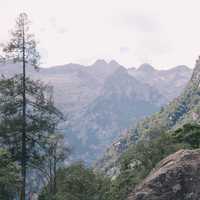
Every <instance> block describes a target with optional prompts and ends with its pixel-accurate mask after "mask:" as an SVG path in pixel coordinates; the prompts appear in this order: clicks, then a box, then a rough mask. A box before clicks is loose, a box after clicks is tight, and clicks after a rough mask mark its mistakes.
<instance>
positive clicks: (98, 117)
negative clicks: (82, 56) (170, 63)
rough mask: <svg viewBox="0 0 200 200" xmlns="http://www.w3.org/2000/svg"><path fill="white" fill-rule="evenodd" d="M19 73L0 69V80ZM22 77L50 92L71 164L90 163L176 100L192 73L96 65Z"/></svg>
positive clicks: (10, 67) (31, 72) (13, 67)
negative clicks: (64, 118) (60, 115)
mask: <svg viewBox="0 0 200 200" xmlns="http://www.w3.org/2000/svg"><path fill="white" fill-rule="evenodd" d="M20 70H21V68H19V67H18V66H17V65H7V66H3V65H1V66H0V74H4V75H9V76H10V75H13V74H15V73H20ZM27 73H28V75H29V76H30V77H32V78H34V79H41V80H42V81H44V82H45V83H49V84H51V85H52V86H53V87H54V95H55V103H56V105H57V106H58V107H59V108H60V109H61V110H62V112H63V113H64V114H65V115H66V116H67V121H66V122H65V123H64V124H62V128H64V130H65V135H66V141H67V142H68V143H69V144H70V145H71V146H72V147H73V149H74V159H83V160H85V161H86V162H89V163H91V162H92V161H94V160H96V159H97V158H98V157H99V156H100V155H102V153H103V152H104V150H105V148H106V147H107V146H108V145H109V144H111V143H112V142H113V141H114V140H115V139H116V138H118V137H119V135H120V134H122V133H123V132H125V130H126V129H127V128H129V126H130V125H132V124H135V122H137V121H138V120H140V119H142V118H144V117H145V116H148V115H150V114H152V113H154V112H156V111H159V110H160V108H161V106H164V105H165V104H167V103H168V102H169V101H170V100H172V99H173V98H175V97H177V96H178V95H179V94H180V93H181V91H182V90H183V88H184V87H185V85H186V83H187V82H188V80H189V79H190V76H191V73H192V70H191V69H190V68H188V67H186V66H178V67H175V68H172V69H169V70H156V69H154V68H153V67H152V66H151V65H149V64H143V65H141V66H140V67H139V68H138V69H134V68H132V69H126V68H124V67H123V66H121V65H120V64H118V63H117V62H115V61H111V62H109V63H107V62H105V61H104V60H97V61H96V62H95V63H94V64H93V65H91V66H87V67H86V66H82V65H78V64H68V65H63V66H55V67H51V68H41V69H40V70H39V72H37V71H35V70H34V69H33V68H31V67H28V68H27Z"/></svg>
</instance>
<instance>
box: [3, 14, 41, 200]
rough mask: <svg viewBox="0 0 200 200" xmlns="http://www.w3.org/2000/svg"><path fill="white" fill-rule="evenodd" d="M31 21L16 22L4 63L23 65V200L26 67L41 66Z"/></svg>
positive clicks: (24, 189) (7, 46) (6, 46)
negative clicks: (31, 29) (30, 30)
mask: <svg viewBox="0 0 200 200" xmlns="http://www.w3.org/2000/svg"><path fill="white" fill-rule="evenodd" d="M29 25H30V21H29V19H28V15H27V14H26V13H21V14H20V15H19V17H18V18H17V20H16V27H15V29H14V30H13V31H12V32H11V36H12V37H11V40H10V41H9V42H8V43H7V44H6V45H5V46H3V53H4V54H3V56H2V58H3V61H4V62H9V63H11V62H14V63H22V67H23V76H22V77H23V78H22V85H23V92H22V96H23V105H22V107H23V121H22V129H21V133H22V138H21V143H22V145H21V148H22V156H21V166H22V171H21V173H22V179H23V180H22V191H21V200H25V192H26V157H27V155H26V154H27V151H26V135H27V133H26V132H27V131H26V129H27V128H26V124H27V113H26V108H27V100H26V65H27V64H28V65H33V66H34V67H36V68H37V67H38V66H39V61H40V54H39V52H38V51H37V48H36V46H37V43H36V41H35V39H34V35H33V34H30V33H29V29H30V28H29Z"/></svg>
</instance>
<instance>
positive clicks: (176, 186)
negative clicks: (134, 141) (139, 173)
mask: <svg viewBox="0 0 200 200" xmlns="http://www.w3.org/2000/svg"><path fill="white" fill-rule="evenodd" d="M199 175H200V150H180V151H178V152H176V153H175V154H172V155H170V156H168V157H167V158H165V159H164V160H162V161H161V162H160V163H159V164H158V165H157V166H156V168H155V169H154V170H153V171H152V172H151V173H150V175H149V176H148V177H147V178H146V179H145V180H144V181H143V182H142V183H141V184H140V185H139V186H138V187H136V189H135V190H134V191H133V193H132V194H130V195H129V198H128V200H199V199H200V178H199Z"/></svg>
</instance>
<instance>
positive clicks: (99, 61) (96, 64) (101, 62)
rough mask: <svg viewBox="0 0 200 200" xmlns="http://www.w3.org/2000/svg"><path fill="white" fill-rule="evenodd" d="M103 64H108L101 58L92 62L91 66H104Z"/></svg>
mask: <svg viewBox="0 0 200 200" xmlns="http://www.w3.org/2000/svg"><path fill="white" fill-rule="evenodd" d="M105 65H108V63H107V62H106V61H105V60H103V59H98V60H96V62H95V63H94V64H93V66H105Z"/></svg>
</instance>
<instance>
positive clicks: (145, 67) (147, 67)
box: [138, 63, 155, 72]
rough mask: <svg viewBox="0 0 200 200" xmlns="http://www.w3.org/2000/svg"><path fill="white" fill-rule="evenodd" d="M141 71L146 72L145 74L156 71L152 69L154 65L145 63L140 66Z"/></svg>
mask: <svg viewBox="0 0 200 200" xmlns="http://www.w3.org/2000/svg"><path fill="white" fill-rule="evenodd" d="M138 70H139V71H145V72H152V71H154V70H155V69H154V68H153V67H152V65H150V64H148V63H144V64H142V65H140V67H139V68H138Z"/></svg>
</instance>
